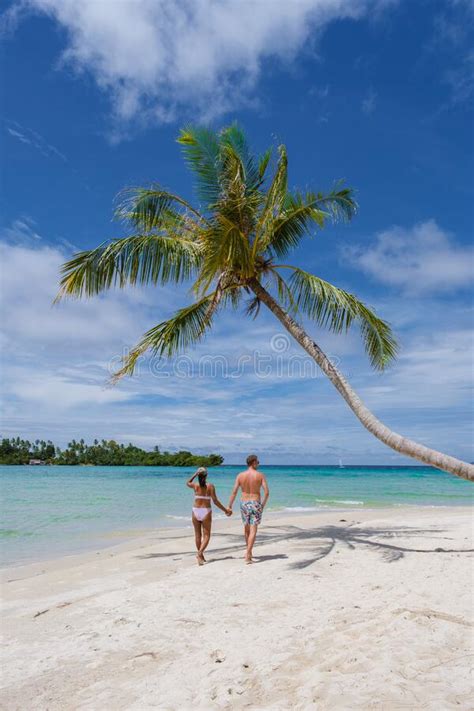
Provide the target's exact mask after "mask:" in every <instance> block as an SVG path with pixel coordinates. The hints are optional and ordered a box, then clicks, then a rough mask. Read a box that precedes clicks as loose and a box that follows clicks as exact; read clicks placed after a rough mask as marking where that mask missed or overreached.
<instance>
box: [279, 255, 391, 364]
mask: <svg viewBox="0 0 474 711" xmlns="http://www.w3.org/2000/svg"><path fill="white" fill-rule="evenodd" d="M289 268H290V269H292V270H293V274H292V276H291V278H290V280H289V287H290V289H291V291H292V293H293V296H294V299H295V302H296V305H297V307H298V309H299V310H300V311H301V312H302V313H304V314H306V315H307V316H309V318H311V319H312V320H314V321H316V323H317V324H318V325H319V326H323V327H325V328H328V329H329V330H330V331H332V332H333V333H341V332H342V331H347V330H348V329H349V328H350V326H351V325H352V323H353V322H354V321H356V322H357V323H358V324H359V327H360V329H361V333H362V337H363V340H364V346H365V351H366V353H367V355H368V357H369V360H370V362H371V365H372V366H373V367H374V368H376V369H378V370H383V369H384V368H385V367H386V366H387V365H388V364H389V363H390V362H391V361H392V360H393V359H394V358H395V357H396V354H397V351H398V346H397V342H396V340H395V338H394V336H393V334H392V330H391V328H390V326H389V324H388V323H387V322H386V321H383V320H382V319H380V318H379V317H378V316H377V315H376V314H375V313H374V312H373V311H371V310H370V309H369V308H368V307H367V306H365V305H364V304H363V303H362V302H361V301H359V299H357V298H356V297H355V296H354V295H353V294H350V293H349V292H347V291H344V290H343V289H338V288H337V287H336V286H334V285H333V284H330V283H329V282H327V281H324V280H323V279H320V278H319V277H317V276H314V274H309V273H308V272H305V271H304V270H302V269H298V268H297V267H289Z"/></svg>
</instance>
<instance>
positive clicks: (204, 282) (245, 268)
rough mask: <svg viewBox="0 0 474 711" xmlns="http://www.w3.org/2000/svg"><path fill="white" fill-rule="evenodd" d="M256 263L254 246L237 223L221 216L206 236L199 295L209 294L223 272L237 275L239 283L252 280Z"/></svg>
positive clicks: (197, 284)
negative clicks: (252, 253) (248, 279)
mask: <svg viewBox="0 0 474 711" xmlns="http://www.w3.org/2000/svg"><path fill="white" fill-rule="evenodd" d="M253 270H254V263H253V260H252V255H251V251H250V244H249V241H248V239H247V237H246V235H245V234H243V232H242V231H241V229H240V227H239V225H238V224H236V222H234V221H232V220H231V219H229V218H228V217H226V215H225V214H224V213H223V212H221V213H219V214H218V215H217V216H216V219H215V222H214V224H213V226H212V227H211V228H209V229H208V230H206V232H205V233H204V236H203V260H202V264H201V268H200V272H199V276H198V278H197V280H196V284H195V290H196V292H197V293H205V292H206V291H207V289H208V288H209V287H210V285H211V284H212V282H213V281H214V280H215V279H217V278H218V277H219V275H220V274H221V272H229V273H232V274H234V276H235V278H236V279H237V280H239V279H240V278H242V277H244V278H245V277H246V276H250V275H251V274H252V273H253Z"/></svg>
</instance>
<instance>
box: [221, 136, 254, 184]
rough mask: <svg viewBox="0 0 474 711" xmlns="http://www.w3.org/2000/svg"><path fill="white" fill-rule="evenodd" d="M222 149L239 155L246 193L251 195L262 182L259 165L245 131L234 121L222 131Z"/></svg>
mask: <svg viewBox="0 0 474 711" xmlns="http://www.w3.org/2000/svg"><path fill="white" fill-rule="evenodd" d="M219 138H220V145H221V151H222V152H223V153H224V155H225V152H226V149H227V150H228V149H231V151H232V152H233V153H234V154H235V156H237V157H238V159H239V161H240V164H241V166H242V172H243V176H242V177H243V182H244V184H245V191H246V194H247V195H249V194H250V193H251V192H252V191H253V190H255V188H256V187H257V186H258V184H259V183H260V179H261V178H260V173H259V166H258V164H256V162H255V159H254V157H253V155H252V153H251V152H250V150H249V146H248V144H247V139H246V137H245V133H244V132H243V130H242V129H241V128H240V127H239V126H238V124H236V123H233V124H232V125H231V126H228V127H227V128H225V129H223V130H222V131H221V133H220V136H219Z"/></svg>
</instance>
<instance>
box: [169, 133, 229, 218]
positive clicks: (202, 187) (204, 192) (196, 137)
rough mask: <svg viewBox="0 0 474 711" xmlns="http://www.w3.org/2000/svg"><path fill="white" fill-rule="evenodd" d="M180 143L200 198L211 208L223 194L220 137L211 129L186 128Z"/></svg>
mask: <svg viewBox="0 0 474 711" xmlns="http://www.w3.org/2000/svg"><path fill="white" fill-rule="evenodd" d="M178 143H180V144H181V146H182V147H183V153H184V157H185V160H186V162H187V164H188V165H189V167H190V168H191V170H192V171H193V173H194V175H195V178H196V192H197V195H198V198H199V199H200V200H202V201H203V202H204V204H205V205H206V208H210V207H211V206H212V205H213V204H214V203H216V202H217V200H218V199H219V196H220V193H221V184H220V179H219V162H220V143H219V135H218V134H216V132H215V131H212V130H211V129H210V128H204V127H200V126H186V128H183V129H182V130H181V132H180V134H179V137H178Z"/></svg>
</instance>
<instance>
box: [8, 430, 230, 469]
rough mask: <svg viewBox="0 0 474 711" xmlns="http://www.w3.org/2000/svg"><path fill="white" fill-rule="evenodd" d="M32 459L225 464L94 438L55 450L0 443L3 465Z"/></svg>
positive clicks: (214, 457)
mask: <svg viewBox="0 0 474 711" xmlns="http://www.w3.org/2000/svg"><path fill="white" fill-rule="evenodd" d="M30 460H37V461H41V462H45V463H46V464H67V465H74V464H91V465H96V466H137V465H140V466H147V467H164V466H169V467H212V466H217V465H219V464H222V462H223V461H224V459H223V457H221V456H220V455H219V454H209V455H199V454H192V453H191V452H188V451H183V450H182V451H180V452H161V451H160V448H159V447H154V448H153V451H151V452H146V451H145V450H143V449H140V447H135V446H134V445H133V444H127V445H124V444H118V442H115V440H113V439H111V440H108V441H107V440H105V439H103V440H101V441H100V442H99V441H98V440H97V439H95V440H94V444H92V445H88V444H85V442H84V440H83V439H81V440H79V442H76V440H74V439H73V440H72V442H69V444H68V446H67V448H66V449H63V450H62V449H60V448H59V447H56V446H55V445H54V444H53V443H52V442H51V440H48V441H47V442H45V440H39V439H37V440H35V442H29V441H28V440H25V439H20V437H12V438H11V439H7V438H3V439H2V440H1V442H0V464H28V463H29V462H30Z"/></svg>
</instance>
